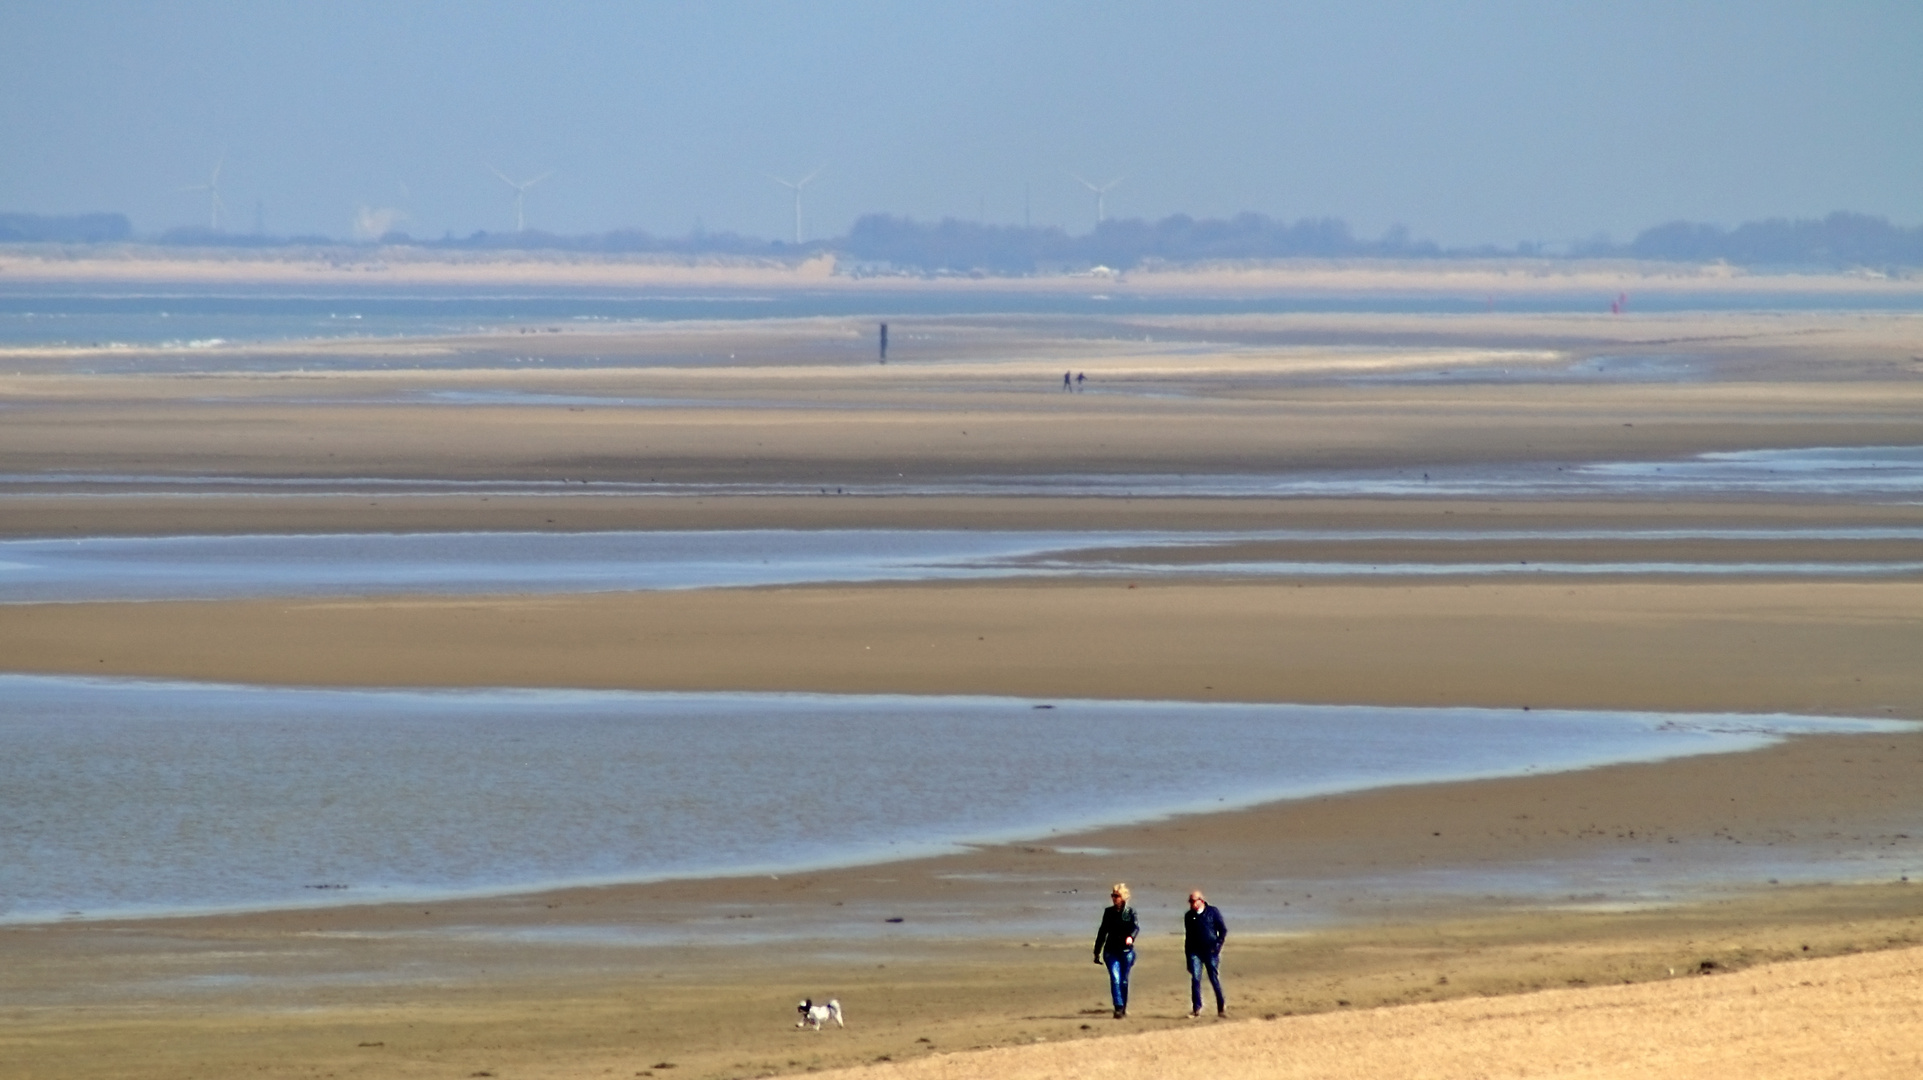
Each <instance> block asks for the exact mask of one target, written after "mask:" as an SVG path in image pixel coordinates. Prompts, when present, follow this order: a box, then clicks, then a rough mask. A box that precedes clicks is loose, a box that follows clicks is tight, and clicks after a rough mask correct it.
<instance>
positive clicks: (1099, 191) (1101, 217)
mask: <svg viewBox="0 0 1923 1080" xmlns="http://www.w3.org/2000/svg"><path fill="white" fill-rule="evenodd" d="M1068 175H1070V176H1073V177H1075V179H1077V180H1081V181H1082V186H1083V187H1085V188H1087V189H1088V190H1090V191H1092V192H1094V193H1095V224H1097V225H1100V224H1101V223H1102V222H1103V221H1105V220H1107V218H1108V204H1107V198H1108V189H1109V188H1112V187H1114V186H1115V185H1117V184H1119V183H1121V182H1122V181H1124V180H1126V179H1128V177H1126V176H1118V177H1116V178H1115V179H1113V180H1110V181H1109V182H1108V183H1106V184H1091V183H1089V182H1088V181H1087V180H1082V178H1081V177H1080V176H1078V175H1076V174H1075V173H1069V174H1068Z"/></svg>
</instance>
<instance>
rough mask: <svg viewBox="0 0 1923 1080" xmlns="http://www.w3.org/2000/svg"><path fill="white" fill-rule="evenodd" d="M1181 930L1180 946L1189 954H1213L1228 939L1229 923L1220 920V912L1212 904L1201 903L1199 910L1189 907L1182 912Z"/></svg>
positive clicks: (1220, 949)
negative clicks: (1181, 939)
mask: <svg viewBox="0 0 1923 1080" xmlns="http://www.w3.org/2000/svg"><path fill="white" fill-rule="evenodd" d="M1182 930H1183V935H1182V937H1183V941H1182V948H1183V949H1184V950H1185V951H1186V952H1187V953H1188V954H1189V955H1190V956H1214V955H1216V954H1217V953H1220V952H1221V951H1222V943H1223V942H1224V941H1227V940H1228V939H1229V924H1228V923H1225V922H1223V921H1222V913H1221V912H1220V911H1218V910H1216V907H1215V905H1214V904H1203V905H1202V910H1200V911H1197V910H1195V909H1194V908H1190V909H1188V910H1187V911H1185V912H1183V913H1182Z"/></svg>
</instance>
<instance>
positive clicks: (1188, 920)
mask: <svg viewBox="0 0 1923 1080" xmlns="http://www.w3.org/2000/svg"><path fill="white" fill-rule="evenodd" d="M1182 930H1183V935H1182V937H1183V941H1182V951H1183V952H1185V953H1187V954H1188V961H1189V1019H1191V1020H1193V1019H1195V1018H1196V1017H1199V1016H1201V1015H1202V973H1203V972H1204V971H1206V972H1208V976H1209V985H1210V986H1211V987H1213V988H1214V989H1215V1015H1217V1016H1227V1015H1228V1014H1229V1007H1228V1003H1227V1002H1226V1001H1224V1000H1223V998H1222V943H1223V942H1225V941H1227V940H1228V939H1229V925H1228V924H1227V923H1225V922H1223V921H1222V913H1221V911H1219V910H1217V909H1216V907H1215V905H1213V904H1211V903H1209V902H1208V898H1207V897H1205V896H1203V895H1202V890H1200V889H1196V890H1195V891H1193V892H1191V893H1189V909H1188V910H1187V911H1185V912H1183V913H1182Z"/></svg>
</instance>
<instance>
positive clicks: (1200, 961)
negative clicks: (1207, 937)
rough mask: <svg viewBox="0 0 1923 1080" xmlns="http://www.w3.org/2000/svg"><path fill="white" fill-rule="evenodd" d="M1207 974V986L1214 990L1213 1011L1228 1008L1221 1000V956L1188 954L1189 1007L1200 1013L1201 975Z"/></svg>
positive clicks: (1218, 954) (1219, 954) (1217, 954)
mask: <svg viewBox="0 0 1923 1080" xmlns="http://www.w3.org/2000/svg"><path fill="white" fill-rule="evenodd" d="M1204 971H1206V972H1208V973H1209V985H1210V986H1212V987H1214V988H1215V1011H1216V1012H1221V1011H1222V1010H1223V1009H1226V1008H1228V1004H1227V1003H1226V1002H1224V1001H1223V1000H1222V954H1221V953H1216V954H1215V955H1213V956H1197V955H1195V954H1194V953H1190V954H1189V1007H1190V1008H1191V1009H1193V1010H1195V1011H1196V1012H1201V1011H1202V973H1203V972H1204Z"/></svg>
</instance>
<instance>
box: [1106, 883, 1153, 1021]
mask: <svg viewBox="0 0 1923 1080" xmlns="http://www.w3.org/2000/svg"><path fill="white" fill-rule="evenodd" d="M1108 899H1109V906H1108V907H1106V908H1103V909H1102V925H1101V928H1100V929H1098V930H1096V931H1095V962H1096V963H1098V964H1101V965H1103V966H1105V967H1107V968H1108V996H1109V998H1110V999H1111V1000H1113V1001H1114V1003H1115V1019H1117V1020H1120V1019H1122V1018H1123V1017H1125V1016H1127V1015H1128V969H1129V968H1132V967H1134V966H1135V935H1136V934H1138V933H1140V932H1141V929H1142V927H1141V924H1140V923H1138V922H1137V921H1136V920H1135V909H1134V908H1132V907H1129V906H1128V886H1127V885H1124V884H1122V883H1121V882H1119V881H1118V882H1116V883H1115V888H1114V889H1113V890H1111V891H1110V892H1109V894H1108Z"/></svg>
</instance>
